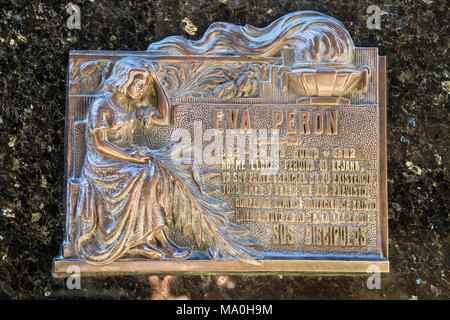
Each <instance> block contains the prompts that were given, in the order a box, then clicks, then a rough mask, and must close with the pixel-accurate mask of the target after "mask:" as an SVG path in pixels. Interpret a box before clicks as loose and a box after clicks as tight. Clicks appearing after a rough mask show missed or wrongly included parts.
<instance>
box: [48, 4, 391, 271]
mask: <svg viewBox="0 0 450 320" xmlns="http://www.w3.org/2000/svg"><path fill="white" fill-rule="evenodd" d="M68 73H69V74H68V92H67V107H66V172H65V174H66V189H65V220H66V225H65V228H66V230H65V239H64V243H63V245H62V249H61V254H60V256H59V257H58V258H56V259H55V262H54V270H53V271H54V274H55V275H65V274H67V273H68V271H67V270H68V268H69V267H70V266H73V265H76V266H77V267H79V269H80V270H81V272H84V273H93V274H95V273H138V272H139V273H143V272H148V273H155V272H162V273H176V272H180V273H275V272H277V273H279V272H283V273H295V272H318V273H346V272H350V273H352V272H366V270H367V268H368V267H369V266H371V265H376V266H377V267H378V268H379V270H380V272H388V271H389V262H388V233H387V230H388V228H387V199H386V193H387V186H386V58H385V57H379V56H378V50H377V48H357V47H355V46H354V44H353V40H352V38H351V36H350V34H349V33H348V32H347V30H346V29H345V27H344V26H343V25H342V24H341V23H340V22H339V21H337V20H335V19H333V18H331V17H329V16H327V15H324V14H321V13H318V12H313V11H304V12H302V11H301V12H293V13H290V14H288V15H286V16H283V17H281V18H279V19H277V20H276V21H274V22H273V23H271V24H270V25H269V26H267V27H264V28H255V27H253V26H250V25H246V26H244V27H241V26H236V25H233V24H230V23H214V24H212V25H211V26H210V28H209V29H208V30H207V31H206V33H205V35H204V36H203V37H202V38H201V39H200V40H195V41H191V40H186V39H184V38H182V37H178V36H174V37H168V38H165V39H163V40H161V41H159V42H156V43H152V44H150V45H149V47H148V48H147V50H146V51H141V52H120V51H71V52H70V57H69V70H68Z"/></svg>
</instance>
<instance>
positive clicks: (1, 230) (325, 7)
mask: <svg viewBox="0 0 450 320" xmlns="http://www.w3.org/2000/svg"><path fill="white" fill-rule="evenodd" d="M138 2H139V1H106V0H105V1H98V0H90V1H73V3H74V4H77V5H78V6H79V7H80V9H81V29H79V30H77V29H73V30H70V29H68V28H67V26H66V20H67V19H68V18H69V14H68V13H67V12H66V7H65V6H66V3H61V2H59V1H37V0H31V1H24V0H10V1H0V7H1V9H0V134H1V139H0V298H2V299H9V298H11V299H25V298H33V299H60V298H113V299H168V298H178V299H230V298H233V299H449V295H450V290H449V280H448V272H449V270H448V266H449V265H448V262H449V209H448V208H449V205H450V204H449V198H450V196H449V194H450V188H449V171H448V170H449V155H450V154H449V139H450V132H449V131H450V130H449V128H450V127H449V108H448V105H449V104H448V95H449V92H450V74H449V70H448V61H449V49H448V48H449V34H450V32H449V27H448V21H449V11H448V9H447V2H446V1H444V0H412V1H406V0H404V1H389V0H388V1H382V2H373V1H352V2H350V1H345V2H344V1H334V0H333V1H308V0H305V1H292V0H263V1H256V0H248V1H246V0H211V1H207V0H184V1H182V0H161V1H145V3H143V4H138ZM67 3H68V1H67ZM371 4H379V5H380V8H381V10H383V11H385V12H386V14H383V15H382V19H381V29H380V30H376V29H369V28H367V25H366V20H367V18H368V16H369V15H368V14H367V11H366V10H367V7H368V6H369V5H371ZM297 10H317V11H320V12H323V13H325V14H328V15H330V16H333V17H335V18H337V19H338V20H340V21H341V22H343V24H344V25H345V26H346V28H347V29H348V31H349V32H350V34H351V35H352V37H353V39H354V42H355V45H356V46H377V47H379V50H380V55H387V56H388V81H389V85H388V169H389V172H388V188H389V196H388V197H389V240H390V261H391V273H390V274H389V275H383V276H382V278H381V289H379V290H377V289H373V290H369V289H368V288H367V286H366V281H367V276H366V275H363V276H359V277H330V276H322V277H317V276H310V277H305V276H295V277H294V276H284V277H281V276H278V275H273V276H261V277H250V276H245V277H240V276H229V277H226V276H177V277H165V278H163V277H162V276H161V277H158V276H150V275H147V276H116V277H99V278H87V277H83V278H81V289H79V290H77V289H74V290H69V289H68V288H67V286H66V282H65V280H61V279H53V278H52V276H51V267H52V259H53V258H54V257H55V256H57V255H58V252H59V246H60V243H61V241H62V237H63V225H64V219H63V215H62V212H63V207H62V199H63V173H64V112H65V92H66V87H65V86H66V71H67V59H68V52H69V50H71V49H101V50H145V48H146V47H147V45H148V44H149V43H150V42H153V41H157V40H160V39H162V38H164V37H166V36H169V35H183V36H185V37H187V38H190V39H198V38H199V37H200V36H201V35H202V34H203V32H204V31H205V30H206V29H207V28H208V26H209V25H210V24H211V23H212V22H215V21H226V22H232V23H235V24H241V25H243V24H246V23H248V24H252V25H254V26H258V27H261V26H266V25H267V24H269V23H270V22H271V21H273V20H274V19H276V18H278V17H280V16H282V15H284V14H286V13H289V12H292V11H297Z"/></svg>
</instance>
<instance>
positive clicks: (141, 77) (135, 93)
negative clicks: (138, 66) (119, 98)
mask: <svg viewBox="0 0 450 320" xmlns="http://www.w3.org/2000/svg"><path fill="white" fill-rule="evenodd" d="M149 83H150V78H149V77H148V76H147V75H145V74H142V73H139V74H136V75H135V76H134V77H133V81H132V82H131V83H130V85H129V87H128V90H127V92H128V95H129V96H130V98H131V99H133V100H138V99H140V98H142V96H143V94H144V93H145V91H146V90H147V89H148V86H149Z"/></svg>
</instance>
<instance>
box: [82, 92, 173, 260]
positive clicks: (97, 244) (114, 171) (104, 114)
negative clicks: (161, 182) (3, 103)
mask: <svg viewBox="0 0 450 320" xmlns="http://www.w3.org/2000/svg"><path fill="white" fill-rule="evenodd" d="M137 123H138V120H137V119H136V115H135V112H124V111H122V110H120V109H119V108H118V107H116V106H115V105H114V103H113V102H112V101H111V100H110V99H109V98H108V97H106V96H105V97H100V98H97V99H96V100H95V101H94V102H93V103H92V104H91V106H90V109H89V116H88V127H87V131H88V138H87V153H86V159H85V162H84V167H83V175H82V184H81V189H80V193H79V197H78V203H77V210H76V213H75V216H76V219H79V221H80V223H79V226H80V228H79V237H78V241H77V245H78V252H79V253H80V257H81V258H82V259H84V260H86V261H87V262H89V263H92V264H107V263H110V262H112V261H114V260H116V259H118V258H120V257H121V256H123V255H124V254H126V252H127V249H129V248H131V247H133V246H135V245H137V244H140V243H143V242H145V241H146V239H147V238H148V237H149V236H150V235H151V234H152V233H153V232H154V231H155V230H157V229H159V228H162V227H164V226H165V221H164V215H163V211H162V208H161V207H160V206H159V205H158V203H157V202H156V201H154V200H152V199H156V197H155V193H156V187H155V185H156V183H157V180H158V179H157V174H155V164H154V163H151V164H137V163H132V162H124V161H121V160H116V159H113V158H108V157H105V156H104V155H102V154H100V153H99V152H97V151H96V149H95V148H94V143H93V134H94V133H95V132H96V131H97V130H105V131H106V135H107V139H108V141H109V142H110V143H111V144H113V145H115V146H116V147H118V148H120V149H122V150H124V151H126V152H130V151H133V150H136V148H137V147H136V146H133V145H132V139H133V132H134V129H135V128H136V126H137Z"/></svg>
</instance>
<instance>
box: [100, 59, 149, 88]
mask: <svg viewBox="0 0 450 320" xmlns="http://www.w3.org/2000/svg"><path fill="white" fill-rule="evenodd" d="M150 68H153V66H152V65H151V63H150V61H146V60H144V59H142V58H136V57H128V58H124V59H121V60H119V61H118V62H117V63H116V64H115V66H114V68H113V71H112V74H111V75H110V76H109V78H108V80H106V81H105V85H104V88H103V89H104V91H111V92H116V93H122V94H125V93H126V91H127V89H128V86H129V85H130V84H131V83H132V80H133V79H132V76H133V74H135V73H142V74H145V73H149V70H150ZM133 71H134V72H133ZM150 87H152V86H150Z"/></svg>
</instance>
